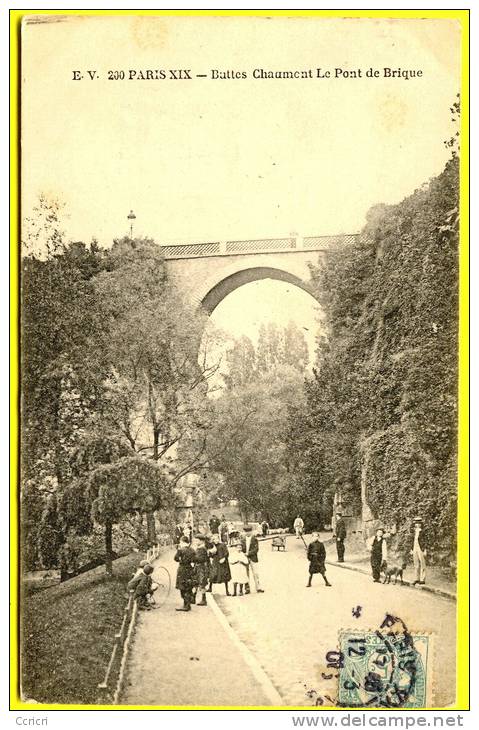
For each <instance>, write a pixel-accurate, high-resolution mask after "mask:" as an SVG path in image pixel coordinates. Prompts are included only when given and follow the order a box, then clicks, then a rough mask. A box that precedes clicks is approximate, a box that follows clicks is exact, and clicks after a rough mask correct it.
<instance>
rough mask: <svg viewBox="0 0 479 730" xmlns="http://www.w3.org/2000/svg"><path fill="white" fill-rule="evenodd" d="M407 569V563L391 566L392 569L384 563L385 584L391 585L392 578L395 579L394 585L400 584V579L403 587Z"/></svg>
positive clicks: (382, 566)
mask: <svg viewBox="0 0 479 730" xmlns="http://www.w3.org/2000/svg"><path fill="white" fill-rule="evenodd" d="M406 568H407V563H405V562H403V563H401V565H391V567H388V564H387V563H385V562H383V564H382V565H381V570H382V572H383V573H384V580H383V583H390V582H391V578H394V585H396V583H397V582H398V578H399V580H400V581H401V585H403V573H404V571H405V570H406Z"/></svg>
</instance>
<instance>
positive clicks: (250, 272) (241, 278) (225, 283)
mask: <svg viewBox="0 0 479 730" xmlns="http://www.w3.org/2000/svg"><path fill="white" fill-rule="evenodd" d="M261 279H275V280H277V281H284V282H288V283H290V284H293V285H294V286H297V287H298V288H299V289H303V291H305V292H307V293H308V294H310V295H311V296H312V297H314V294H313V291H312V289H311V287H310V286H309V284H308V283H307V282H306V281H304V279H302V278H300V277H299V276H297V275H296V274H293V273H292V272H291V271H286V269H282V268H277V267H274V266H247V267H245V268H242V269H238V270H235V271H234V272H233V273H230V274H227V275H223V276H222V277H221V279H220V280H219V281H217V282H216V283H214V284H211V283H208V284H207V285H205V286H204V287H203V291H202V292H201V294H200V296H199V297H198V299H199V302H200V303H201V306H202V307H203V309H204V310H205V311H206V312H207V314H208V315H210V314H212V313H213V311H214V310H215V309H216V307H217V306H218V304H219V303H220V302H221V301H222V300H223V299H224V298H225V297H227V296H228V294H231V293H232V292H233V291H235V289H238V288H239V287H240V286H243V285H244V284H250V283H251V282H253V281H259V280H261Z"/></svg>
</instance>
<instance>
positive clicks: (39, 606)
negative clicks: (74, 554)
mask: <svg viewBox="0 0 479 730" xmlns="http://www.w3.org/2000/svg"><path fill="white" fill-rule="evenodd" d="M141 557H142V556H141V555H140V554H138V553H134V554H132V555H128V556H126V557H124V558H119V559H118V560H116V561H115V562H114V577H113V578H111V579H109V578H108V577H107V576H106V575H105V572H104V568H103V567H101V568H96V569H95V570H91V571H89V572H88V573H84V574H83V575H79V576H77V577H76V578H72V579H71V580H69V581H67V582H65V583H61V584H60V585H58V586H53V587H51V588H46V589H45V590H43V591H40V592H38V593H35V594H32V595H29V596H28V595H25V596H24V597H23V598H22V602H21V613H22V621H21V626H22V642H21V644H22V658H21V676H22V696H23V698H24V699H27V698H29V699H34V700H36V701H37V702H45V703H55V704H56V703H61V704H80V703H81V704H87V703H88V704H94V703H98V702H99V701H101V698H100V697H99V695H98V690H97V685H98V683H99V682H102V681H103V677H104V674H105V670H106V667H107V664H108V660H109V658H110V653H111V650H112V648H113V642H114V635H115V632H116V631H118V629H119V628H120V625H121V622H122V618H123V612H124V609H125V606H126V601H127V598H126V595H125V594H126V582H127V581H128V580H129V578H130V577H131V574H132V572H133V571H134V570H135V568H136V567H137V565H138V563H139V561H140V560H141Z"/></svg>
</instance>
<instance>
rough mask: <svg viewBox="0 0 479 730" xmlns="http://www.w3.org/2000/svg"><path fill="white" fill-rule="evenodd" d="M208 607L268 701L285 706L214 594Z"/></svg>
mask: <svg viewBox="0 0 479 730" xmlns="http://www.w3.org/2000/svg"><path fill="white" fill-rule="evenodd" d="M207 601H208V606H210V607H211V609H212V611H213V613H214V615H215V616H216V618H217V619H218V621H219V623H220V624H221V626H222V627H223V629H224V631H225V632H226V634H227V635H228V636H229V638H230V639H231V641H232V642H233V644H234V645H235V646H236V647H237V649H238V650H239V652H240V654H241V656H242V657H243V659H244V660H245V662H246V664H247V665H248V667H249V668H250V669H251V671H252V673H253V675H254V677H255V679H256V681H257V682H258V684H259V685H260V687H261V689H262V691H263V692H264V694H265V695H266V697H267V698H268V700H269V701H270V702H271V704H272V705H273V706H274V707H278V706H283V705H284V700H283V698H282V697H281V695H280V694H279V692H278V690H277V689H276V687H275V686H274V684H273V683H272V681H271V679H270V678H269V677H268V675H267V674H266V672H265V671H264V669H263V667H262V666H261V664H260V663H259V662H258V660H257V659H256V658H255V657H254V656H253V654H252V653H251V652H250V650H249V649H248V647H247V646H246V645H245V644H244V643H243V642H242V641H241V639H240V638H239V636H238V635H237V633H236V632H235V631H234V629H233V628H232V626H231V624H230V622H229V621H228V619H227V618H226V616H225V615H224V613H223V611H222V610H221V608H220V607H219V606H218V604H217V603H216V599H215V597H214V595H213V594H212V593H209V594H208V598H207Z"/></svg>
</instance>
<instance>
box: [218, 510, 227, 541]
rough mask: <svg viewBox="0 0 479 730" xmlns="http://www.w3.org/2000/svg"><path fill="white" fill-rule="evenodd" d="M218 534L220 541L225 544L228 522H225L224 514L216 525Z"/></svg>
mask: <svg viewBox="0 0 479 730" xmlns="http://www.w3.org/2000/svg"><path fill="white" fill-rule="evenodd" d="M218 534H219V536H220V539H221V542H224V544H225V545H227V544H228V541H229V530H228V523H227V521H226V518H225V517H224V515H223V517H222V518H221V522H220V525H219V527H218Z"/></svg>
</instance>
